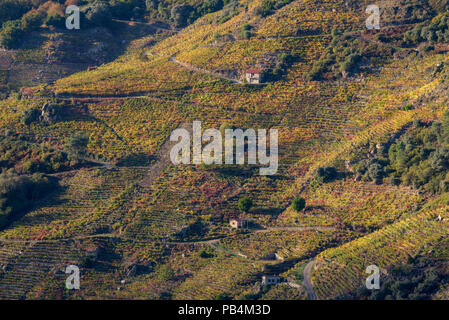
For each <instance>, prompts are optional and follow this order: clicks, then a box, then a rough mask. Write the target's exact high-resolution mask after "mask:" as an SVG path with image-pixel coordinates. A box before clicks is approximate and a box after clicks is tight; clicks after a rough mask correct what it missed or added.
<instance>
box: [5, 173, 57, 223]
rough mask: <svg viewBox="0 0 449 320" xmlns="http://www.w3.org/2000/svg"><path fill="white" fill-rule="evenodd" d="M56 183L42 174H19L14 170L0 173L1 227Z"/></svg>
mask: <svg viewBox="0 0 449 320" xmlns="http://www.w3.org/2000/svg"><path fill="white" fill-rule="evenodd" d="M54 187H55V184H54V183H52V182H51V181H50V180H49V179H48V178H46V177H44V176H43V175H41V174H34V175H32V176H19V175H17V174H15V173H12V172H2V173H1V174H0V228H4V227H5V226H6V225H7V224H8V223H9V222H10V221H12V220H13V219H14V218H15V216H16V215H17V214H18V213H20V212H21V211H23V210H25V209H26V208H28V207H29V206H31V205H32V203H33V202H34V201H36V200H38V199H40V198H42V197H43V196H44V195H45V194H47V193H48V192H50V191H51V190H52V189H54Z"/></svg>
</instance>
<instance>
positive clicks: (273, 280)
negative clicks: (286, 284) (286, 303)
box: [262, 275, 282, 286]
mask: <svg viewBox="0 0 449 320" xmlns="http://www.w3.org/2000/svg"><path fill="white" fill-rule="evenodd" d="M281 282H282V279H281V277H279V276H268V275H265V276H262V284H263V285H265V286H266V285H273V284H278V283H281Z"/></svg>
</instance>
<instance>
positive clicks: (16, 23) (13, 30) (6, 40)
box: [0, 20, 24, 49]
mask: <svg viewBox="0 0 449 320" xmlns="http://www.w3.org/2000/svg"><path fill="white" fill-rule="evenodd" d="M23 36H24V31H23V29H22V22H21V20H11V21H7V22H5V23H3V25H2V28H1V30H0V45H1V46H3V47H5V48H7V49H13V48H16V47H17V46H18V45H19V44H20V42H21V40H22V37H23Z"/></svg>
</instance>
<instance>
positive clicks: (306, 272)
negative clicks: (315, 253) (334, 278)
mask: <svg viewBox="0 0 449 320" xmlns="http://www.w3.org/2000/svg"><path fill="white" fill-rule="evenodd" d="M314 266H315V260H312V261H310V262H309V263H308V264H307V265H306V267H305V268H304V287H305V288H306V291H307V295H308V296H309V300H317V297H316V294H315V291H313V287H312V281H311V271H312V268H313V267H314Z"/></svg>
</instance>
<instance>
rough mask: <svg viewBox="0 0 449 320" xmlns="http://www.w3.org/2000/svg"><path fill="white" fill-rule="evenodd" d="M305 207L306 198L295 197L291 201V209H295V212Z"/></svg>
mask: <svg viewBox="0 0 449 320" xmlns="http://www.w3.org/2000/svg"><path fill="white" fill-rule="evenodd" d="M305 207H306V200H305V199H304V198H296V199H295V200H293V202H292V209H293V210H295V211H296V212H300V211H302V210H304V208H305Z"/></svg>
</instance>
